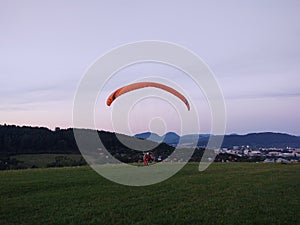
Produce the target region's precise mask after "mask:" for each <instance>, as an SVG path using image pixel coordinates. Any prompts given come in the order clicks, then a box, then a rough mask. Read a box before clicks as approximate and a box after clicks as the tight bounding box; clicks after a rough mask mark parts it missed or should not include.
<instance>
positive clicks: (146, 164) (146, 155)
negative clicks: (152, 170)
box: [144, 152, 150, 166]
mask: <svg viewBox="0 0 300 225" xmlns="http://www.w3.org/2000/svg"><path fill="white" fill-rule="evenodd" d="M149 160H150V155H149V152H147V153H146V154H145V155H144V165H145V166H148V165H149Z"/></svg>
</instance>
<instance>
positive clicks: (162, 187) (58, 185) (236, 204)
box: [0, 163, 300, 225]
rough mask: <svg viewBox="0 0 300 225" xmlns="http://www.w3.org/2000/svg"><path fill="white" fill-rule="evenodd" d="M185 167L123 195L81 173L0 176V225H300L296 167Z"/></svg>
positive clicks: (27, 172)
mask: <svg viewBox="0 0 300 225" xmlns="http://www.w3.org/2000/svg"><path fill="white" fill-rule="evenodd" d="M197 168H198V165H197V164H194V163H190V164H188V165H187V166H185V167H184V169H183V170H182V171H180V172H179V173H178V174H176V175H175V176H173V177H172V178H170V179H168V180H167V181H164V182H162V183H159V184H156V185H152V186H146V187H129V186H122V185H119V184H116V183H112V182H110V181H108V180H106V179H104V178H102V177H101V176H99V175H98V174H97V173H95V172H94V171H93V170H91V169H90V168H89V167H76V168H75V167H73V168H51V169H33V170H18V171H2V172H0V182H1V183H0V224H3V225H6V224H60V225H63V224H80V225H81V224H122V225H124V224H168V225H169V224H245V225H246V224H247V225H251V224H253V225H254V224H255V225H257V224H266V225H270V224H288V225H291V224H297V225H298V224H300V218H299V212H300V205H299V202H300V201H299V200H300V197H299V196H300V195H299V190H300V179H299V178H300V173H299V172H300V164H288V165H283V164H260V163H227V164H216V163H215V164H212V165H211V166H210V167H209V168H208V169H207V170H206V171H204V172H198V170H197Z"/></svg>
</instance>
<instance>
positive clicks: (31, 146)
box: [0, 125, 174, 163]
mask: <svg viewBox="0 0 300 225" xmlns="http://www.w3.org/2000/svg"><path fill="white" fill-rule="evenodd" d="M80 132H81V134H82V135H83V136H84V135H88V132H91V130H83V129H82V130H80ZM97 132H98V135H99V138H100V139H101V141H102V143H103V145H104V146H105V148H106V149H107V150H108V152H109V153H110V154H111V155H112V156H114V157H116V158H117V159H119V160H121V161H122V162H125V163H128V162H137V161H138V160H140V159H142V158H143V152H141V151H135V150H132V149H130V148H129V147H127V146H125V145H124V144H122V143H121V142H120V141H119V139H118V138H117V137H116V134H115V133H111V132H106V131H97ZM121 136H122V137H123V138H125V139H126V140H127V142H128V143H129V142H131V143H134V142H136V141H138V139H137V138H135V137H129V136H126V135H121ZM147 143H150V142H149V141H145V142H144V144H147ZM89 145H90V146H92V147H93V148H94V146H95V145H93V144H92V143H89V142H87V143H86V146H87V147H89ZM93 150H95V151H96V150H97V149H93ZM151 151H152V152H153V154H155V156H156V157H158V156H161V158H162V159H164V158H166V157H168V156H169V155H170V154H171V153H172V152H173V151H174V148H173V147H171V146H169V145H167V144H165V143H161V144H159V145H158V146H156V147H155V148H154V149H152V150H151ZM45 153H47V154H80V151H79V149H78V147H77V143H76V141H75V138H74V134H73V129H71V128H69V129H59V128H57V129H55V131H52V130H50V129H48V128H44V127H28V126H22V127H21V126H15V125H0V156H2V158H3V157H4V156H5V157H7V156H12V155H20V154H45Z"/></svg>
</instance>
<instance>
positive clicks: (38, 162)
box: [11, 154, 82, 168]
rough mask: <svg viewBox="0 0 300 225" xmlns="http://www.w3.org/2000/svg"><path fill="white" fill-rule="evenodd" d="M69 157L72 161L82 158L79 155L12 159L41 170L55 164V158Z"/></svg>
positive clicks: (19, 156)
mask: <svg viewBox="0 0 300 225" xmlns="http://www.w3.org/2000/svg"><path fill="white" fill-rule="evenodd" d="M59 156H61V157H64V156H65V157H68V158H70V159H72V160H77V161H78V160H80V158H81V157H82V156H81V155H79V154H22V155H15V156H12V157H11V158H15V159H17V160H19V161H21V162H23V163H21V165H22V164H25V165H29V167H30V166H32V165H35V166H37V167H39V168H46V167H47V165H48V164H50V163H54V162H55V157H59Z"/></svg>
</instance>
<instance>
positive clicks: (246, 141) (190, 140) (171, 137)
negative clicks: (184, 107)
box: [135, 132, 300, 148]
mask: <svg viewBox="0 0 300 225" xmlns="http://www.w3.org/2000/svg"><path fill="white" fill-rule="evenodd" d="M135 137H137V138H140V139H147V140H151V141H155V142H164V143H166V144H168V145H171V146H177V145H178V144H180V145H182V146H184V147H191V146H192V145H195V143H197V146H198V147H205V146H206V145H207V142H208V140H209V137H210V135H209V134H190V135H184V136H182V137H181V138H180V136H179V135H177V134H176V133H174V132H169V133H166V134H165V135H163V136H159V135H157V134H155V133H150V132H146V133H141V134H136V135H135ZM179 141H180V143H179ZM242 145H244V146H246V145H249V146H251V147H253V148H262V147H265V148H272V147H274V148H285V147H292V148H300V137H299V136H294V135H289V134H284V133H272V132H264V133H249V134H246V135H238V134H230V135H225V136H224V141H223V144H222V147H224V148H231V147H233V146H242Z"/></svg>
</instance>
